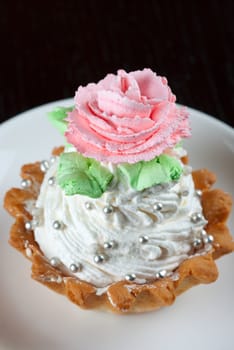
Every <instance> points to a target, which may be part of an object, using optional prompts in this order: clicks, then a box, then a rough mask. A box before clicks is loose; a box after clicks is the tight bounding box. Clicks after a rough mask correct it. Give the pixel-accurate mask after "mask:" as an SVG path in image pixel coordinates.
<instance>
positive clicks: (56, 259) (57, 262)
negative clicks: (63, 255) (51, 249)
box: [50, 257, 60, 267]
mask: <svg viewBox="0 0 234 350" xmlns="http://www.w3.org/2000/svg"><path fill="white" fill-rule="evenodd" d="M59 263H60V261H59V259H58V258H55V257H53V258H51V259H50V265H52V266H54V267H55V266H58V265H59Z"/></svg>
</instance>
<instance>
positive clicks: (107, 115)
mask: <svg viewBox="0 0 234 350" xmlns="http://www.w3.org/2000/svg"><path fill="white" fill-rule="evenodd" d="M65 135H66V138H67V140H68V142H69V143H71V144H73V145H74V146H75V147H76V149H77V151H78V152H80V153H81V154H83V155H84V156H85V157H90V158H95V159H96V160H99V161H105V162H112V163H124V162H128V163H136V162H138V161H141V160H145V161H148V160H151V159H153V158H154V157H155V156H157V155H160V154H161V153H162V152H163V151H164V150H166V149H167V148H171V147H173V146H174V145H175V144H176V143H178V142H179V141H180V140H181V138H184V137H188V136H189V135H190V130H189V125H188V113H187V111H186V109H185V108H178V107H177V106H176V104H175V96H174V95H173V94H172V92H171V89H170V88H169V86H168V85H167V80H166V78H163V77H160V76H157V75H156V74H155V73H154V72H152V70H150V69H144V70H142V71H140V70H138V71H135V72H131V73H126V72H125V71H124V70H119V71H118V73H117V75H113V74H108V75H107V76H106V77H105V78H104V79H103V80H101V81H100V82H98V83H97V84H94V83H92V84H88V85H87V86H86V87H79V88H78V91H77V93H76V95H75V109H74V110H73V111H72V112H70V113H69V114H68V131H67V132H66V134H65Z"/></svg>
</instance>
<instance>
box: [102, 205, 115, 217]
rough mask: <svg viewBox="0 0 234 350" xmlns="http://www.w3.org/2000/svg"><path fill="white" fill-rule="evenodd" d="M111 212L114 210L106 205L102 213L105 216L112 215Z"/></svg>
mask: <svg viewBox="0 0 234 350" xmlns="http://www.w3.org/2000/svg"><path fill="white" fill-rule="evenodd" d="M113 211H114V208H113V207H112V205H108V206H106V207H104V208H103V213H104V214H106V215H108V214H111V213H113Z"/></svg>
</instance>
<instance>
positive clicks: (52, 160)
mask: <svg viewBox="0 0 234 350" xmlns="http://www.w3.org/2000/svg"><path fill="white" fill-rule="evenodd" d="M55 161H56V156H52V157H50V164H54V162H55Z"/></svg>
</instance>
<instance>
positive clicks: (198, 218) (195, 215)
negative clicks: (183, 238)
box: [191, 213, 203, 224]
mask: <svg viewBox="0 0 234 350" xmlns="http://www.w3.org/2000/svg"><path fill="white" fill-rule="evenodd" d="M202 219H203V216H202V214H200V213H193V214H192V215H191V221H192V222H193V223H194V224H196V223H197V222H199V221H201V220H202Z"/></svg>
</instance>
